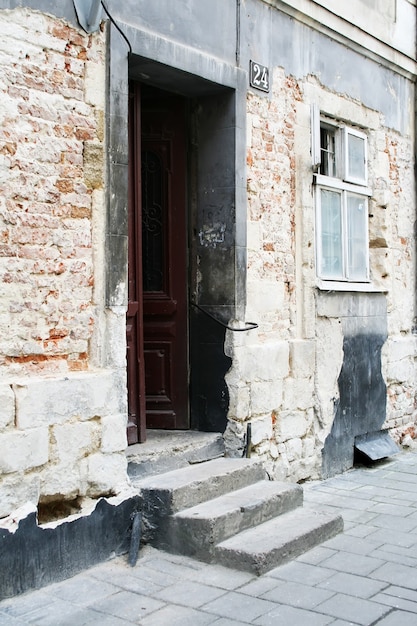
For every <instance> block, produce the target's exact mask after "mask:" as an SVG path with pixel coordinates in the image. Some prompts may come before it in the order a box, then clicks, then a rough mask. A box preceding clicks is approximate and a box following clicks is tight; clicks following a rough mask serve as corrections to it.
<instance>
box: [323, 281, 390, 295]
mask: <svg viewBox="0 0 417 626" xmlns="http://www.w3.org/2000/svg"><path fill="white" fill-rule="evenodd" d="M316 287H317V288H318V289H319V290H320V291H357V292H362V293H387V292H388V289H384V288H383V287H376V286H375V285H373V284H372V283H349V282H347V281H346V282H345V281H341V280H322V279H321V278H317V279H316Z"/></svg>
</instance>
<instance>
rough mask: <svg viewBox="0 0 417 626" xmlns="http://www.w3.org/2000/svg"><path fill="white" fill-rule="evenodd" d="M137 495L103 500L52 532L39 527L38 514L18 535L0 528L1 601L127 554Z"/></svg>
mask: <svg viewBox="0 0 417 626" xmlns="http://www.w3.org/2000/svg"><path fill="white" fill-rule="evenodd" d="M139 507H140V499H139V497H138V496H134V497H131V498H128V499H127V500H124V501H122V502H121V503H118V504H111V503H109V501H107V500H105V499H101V500H99V501H98V502H97V505H96V507H95V509H94V511H93V512H92V513H91V514H90V515H86V516H85V517H79V518H77V519H73V520H71V521H63V522H61V523H58V524H57V525H56V526H54V527H53V528H50V527H49V528H43V527H42V526H38V523H37V516H36V512H35V511H33V512H30V513H29V514H28V515H27V516H26V517H24V518H23V519H21V520H20V522H19V523H18V527H17V529H16V530H14V532H13V531H10V530H8V529H5V528H0V572H1V575H0V600H3V599H4V598H9V597H12V596H15V595H17V594H20V593H23V592H25V591H28V590H30V589H39V588H40V587H44V586H45V585H48V584H50V583H53V582H58V581H60V580H64V579H66V578H69V577H71V576H74V575H75V574H77V573H78V572H80V571H82V570H84V569H87V568H89V567H91V566H93V565H96V564H97V563H100V562H102V561H105V560H107V559H109V558H110V557H111V556H114V555H120V554H124V553H126V552H128V551H129V546H130V536H131V528H132V522H133V518H134V515H135V513H136V512H137V511H138V509H139Z"/></svg>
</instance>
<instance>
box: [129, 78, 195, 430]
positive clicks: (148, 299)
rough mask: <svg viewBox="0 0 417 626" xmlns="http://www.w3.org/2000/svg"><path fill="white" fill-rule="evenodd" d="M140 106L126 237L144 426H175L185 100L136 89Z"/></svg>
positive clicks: (182, 297) (181, 383) (183, 397)
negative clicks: (137, 289)
mask: <svg viewBox="0 0 417 626" xmlns="http://www.w3.org/2000/svg"><path fill="white" fill-rule="evenodd" d="M138 97H139V95H138V89H136V97H135V100H136V101H137V99H138ZM139 107H140V108H141V115H140V119H141V131H140V162H141V172H140V178H141V185H140V196H141V199H140V205H138V204H136V207H135V213H136V215H135V217H136V220H138V214H139V213H140V229H141V237H140V239H138V238H136V240H135V238H134V237H133V238H132V240H131V242H132V243H133V242H135V243H134V245H135V248H136V249H135V256H136V257H137V258H140V263H137V262H136V264H135V265H134V268H135V270H136V271H140V272H141V281H142V282H141V291H142V293H141V310H140V311H139V316H140V317H141V322H142V325H141V334H142V337H141V339H139V343H140V341H142V342H143V354H144V374H145V379H144V387H145V398H146V410H145V412H146V420H145V421H146V427H148V428H164V429H181V428H188V426H189V418H188V340H187V334H188V327H187V318H188V316H187V311H188V307H187V291H188V290H187V234H186V233H187V229H186V142H185V137H186V136H185V103H184V100H183V99H182V98H180V97H176V96H170V95H168V94H165V93H164V94H163V93H162V92H160V91H158V90H150V89H146V90H145V89H142V93H141V97H140V105H139V103H136V105H135V109H136V111H138V109H139ZM135 145H136V148H135V149H136V151H138V149H139V146H138V145H137V142H136V144H135ZM138 161H139V158H137V159H136V162H138ZM136 178H139V173H138V172H136ZM137 195H139V194H137ZM131 222H134V220H131ZM130 245H131V243H130V244H129V247H130ZM139 265H141V268H140V269H139ZM136 282H138V281H137V279H136ZM139 308H140V307H139ZM139 349H140V346H139ZM141 376H142V374H141V371H140V368H138V371H137V377H139V379H140V377H141ZM141 382H143V381H141ZM139 388H140V384H139Z"/></svg>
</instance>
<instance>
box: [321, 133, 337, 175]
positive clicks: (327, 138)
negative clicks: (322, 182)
mask: <svg viewBox="0 0 417 626" xmlns="http://www.w3.org/2000/svg"><path fill="white" fill-rule="evenodd" d="M320 156H321V159H320V160H321V163H320V174H323V176H336V150H335V131H334V129H331V128H325V127H323V126H322V127H321V128H320Z"/></svg>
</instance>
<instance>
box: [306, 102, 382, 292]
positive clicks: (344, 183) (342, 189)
mask: <svg viewBox="0 0 417 626" xmlns="http://www.w3.org/2000/svg"><path fill="white" fill-rule="evenodd" d="M322 127H323V128H328V129H330V130H332V129H334V136H335V160H336V163H335V172H334V174H335V175H334V176H327V175H324V174H321V173H320V166H321V147H322V146H321V145H320V143H318V141H320V130H321V128H322ZM350 138H354V139H360V140H362V141H363V144H362V145H363V148H362V152H363V172H361V171H359V172H358V171H357V170H358V162H357V163H356V164H355V165H356V171H355V172H354V173H352V172H351V171H349V141H350ZM358 145H360V144H358ZM360 157H361V154H360V152H359V158H360ZM312 160H313V169H314V171H316V172H318V173H315V174H314V186H315V207H316V274H317V278H318V284H319V286H322V287H323V288H328V289H333V288H334V284H336V283H337V284H338V285H339V289H341V288H343V284H345V285H346V283H348V284H349V287H347V285H346V286H345V288H349V289H350V288H353V287H354V286H355V287H357V288H360V286H361V285H363V286H366V284H369V281H370V278H369V225H368V200H369V198H370V197H371V196H372V190H371V189H370V187H368V177H367V168H368V154H367V135H366V134H365V133H364V132H362V131H359V130H357V129H355V128H352V127H349V126H347V125H345V124H338V123H337V122H335V121H334V120H328V119H324V118H320V116H319V115H318V107H316V106H314V107H313V108H312ZM359 164H360V161H359ZM359 170H360V168H359ZM358 173H359V175H358ZM323 190H328V191H333V192H336V193H338V194H340V220H341V242H340V253H341V254H340V256H341V259H342V263H341V268H340V272H339V273H338V274H337V275H336V274H334V273H332V272H326V270H325V268H323V249H322V235H323V232H322V211H321V192H322V191H323ZM352 195H354V196H356V197H359V198H363V204H364V210H365V222H364V231H363V232H362V233H361V234H362V236H363V240H364V242H365V243H364V247H365V248H366V249H364V251H363V255H364V259H363V265H362V271H360V275H359V276H358V274H357V273H356V274H355V275H352V274H351V275H350V273H349V267H352V259H350V258H349V255H350V252H349V243H350V242H349V232H350V225H351V223H350V221H349V209H348V198H349V196H352ZM352 223H353V222H352Z"/></svg>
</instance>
